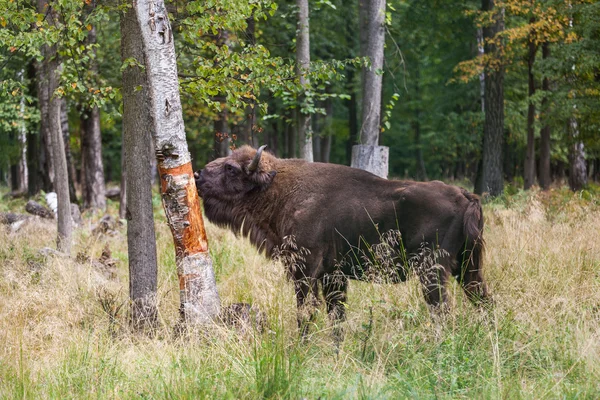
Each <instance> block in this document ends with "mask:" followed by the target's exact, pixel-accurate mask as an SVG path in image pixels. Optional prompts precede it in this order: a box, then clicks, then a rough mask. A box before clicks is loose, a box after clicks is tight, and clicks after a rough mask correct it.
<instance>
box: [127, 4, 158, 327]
mask: <svg viewBox="0 0 600 400" xmlns="http://www.w3.org/2000/svg"><path fill="white" fill-rule="evenodd" d="M140 35H141V32H140V28H139V25H138V22H137V19H136V15H135V12H134V10H127V12H126V13H125V14H122V15H121V59H122V60H126V59H128V58H134V59H135V60H137V61H138V62H139V63H143V60H144V52H143V49H142V42H141V40H140ZM122 79H123V89H122V90H123V138H122V141H123V148H122V150H121V157H122V162H121V165H123V170H122V171H121V174H122V177H121V209H120V210H119V214H120V215H121V217H122V218H123V217H125V218H127V251H128V254H129V298H130V299H131V324H132V326H133V327H134V329H140V330H144V329H146V328H150V329H152V328H153V327H155V326H156V324H157V322H158V308H157V302H156V300H157V299H156V289H157V271H158V269H157V258H156V234H155V232H154V214H153V210H152V183H151V174H152V170H151V163H150V160H151V159H152V158H154V157H153V154H152V153H153V151H152V150H153V149H152V133H151V131H152V129H153V126H152V124H151V122H150V118H151V117H150V113H149V110H150V106H149V104H148V100H147V99H148V83H147V80H146V75H145V74H144V73H143V71H142V70H140V68H139V67H137V66H128V67H127V68H125V69H124V70H123V73H122ZM136 88H141V90H137V89H136Z"/></svg>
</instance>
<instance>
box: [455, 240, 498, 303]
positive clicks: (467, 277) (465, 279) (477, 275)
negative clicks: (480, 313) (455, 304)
mask: <svg viewBox="0 0 600 400" xmlns="http://www.w3.org/2000/svg"><path fill="white" fill-rule="evenodd" d="M480 252H481V250H480V249H479V248H478V247H475V248H474V249H473V250H469V249H465V250H464V251H463V252H462V254H460V255H459V256H458V257H457V261H458V265H457V268H456V269H455V271H454V277H455V278H456V280H457V281H458V282H459V283H460V285H461V287H462V288H463V291H464V293H465V295H466V296H467V298H468V299H469V301H470V302H471V303H473V304H474V305H476V306H489V305H492V303H493V302H492V299H491V297H490V295H489V291H488V288H487V285H486V283H485V281H484V279H483V274H482V272H481V258H482V257H481V254H480Z"/></svg>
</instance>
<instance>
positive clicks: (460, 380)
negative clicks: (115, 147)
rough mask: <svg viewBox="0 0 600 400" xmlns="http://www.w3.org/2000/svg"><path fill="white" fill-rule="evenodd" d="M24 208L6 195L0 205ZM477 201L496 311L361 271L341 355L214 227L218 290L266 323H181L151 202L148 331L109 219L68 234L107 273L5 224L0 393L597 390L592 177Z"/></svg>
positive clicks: (257, 259)
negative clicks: (135, 328)
mask: <svg viewBox="0 0 600 400" xmlns="http://www.w3.org/2000/svg"><path fill="white" fill-rule="evenodd" d="M23 204H24V202H23V201H22V200H11V201H6V200H1V201H0V211H19V210H21V209H22V207H23ZM109 212H110V213H111V214H113V215H116V204H115V203H112V202H111V204H110V207H109ZM484 213H485V216H486V230H485V237H486V241H487V252H486V256H485V276H486V278H487V281H488V283H489V286H490V289H491V291H492V293H493V295H494V298H495V301H496V307H495V308H494V309H493V310H492V311H489V312H481V311H478V310H475V309H474V308H473V307H472V306H471V305H470V304H469V303H468V302H467V301H466V299H465V298H464V297H463V295H462V293H461V291H460V288H459V287H458V286H457V285H456V284H454V283H453V284H452V285H451V286H450V298H451V300H452V308H451V312H450V314H449V315H448V316H447V318H446V320H445V322H444V323H443V325H440V324H435V323H433V321H432V320H431V318H430V315H429V313H428V310H427V307H426V306H425V304H424V301H423V299H422V295H421V292H420V288H419V286H418V284H417V282H416V281H415V280H414V279H411V280H409V281H408V282H407V283H405V284H399V285H375V284H369V283H364V282H352V283H351V285H350V293H349V301H348V310H347V312H348V321H347V323H345V325H344V328H345V332H346V335H345V340H344V342H343V343H342V346H341V348H340V349H339V352H337V351H336V348H335V346H334V344H333V340H332V338H331V332H330V328H329V326H328V324H327V318H326V316H325V315H324V309H321V310H320V313H319V315H318V317H317V319H316V322H315V325H314V326H313V327H312V330H311V332H312V334H311V337H310V338H309V340H308V341H307V342H306V343H302V342H301V341H300V340H299V338H298V332H297V328H296V317H295V299H294V296H293V289H292V285H291V283H290V282H289V281H288V280H287V279H286V277H285V273H284V270H283V267H282V266H281V265H280V264H277V263H274V262H270V261H268V260H266V259H265V258H264V257H262V256H261V255H260V254H257V253H256V251H255V250H254V249H253V248H252V246H251V245H250V244H249V243H248V242H247V241H246V240H244V239H238V238H236V237H235V236H234V235H233V234H232V233H230V232H228V231H225V230H221V229H218V228H216V227H214V226H212V225H210V224H209V225H208V226H207V230H208V235H209V240H210V246H211V255H212V256H213V259H214V260H213V261H214V265H215V270H216V274H217V281H218V287H219V293H220V295H221V300H222V302H223V303H224V304H229V303H233V302H240V301H243V302H249V303H252V304H254V305H256V306H258V307H259V308H260V309H261V310H263V311H264V312H265V313H266V315H267V319H268V321H269V329H268V330H267V331H266V332H263V333H258V332H250V333H246V334H241V333H239V332H236V331H234V330H232V329H227V328H224V327H221V326H214V327H211V328H210V329H207V331H206V332H203V333H201V334H200V333H189V334H187V335H184V336H178V335H176V334H175V333H174V326H175V324H176V323H177V319H178V305H179V298H178V296H179V293H178V290H177V275H176V271H175V261H174V250H173V245H172V239H171V235H170V232H169V229H168V227H167V226H166V223H165V220H164V215H163V214H162V211H161V210H160V204H159V203H158V202H156V215H157V218H156V227H157V237H158V255H159V293H158V295H159V312H160V316H159V319H160V323H161V326H160V328H159V330H158V332H157V334H156V336H154V337H151V338H149V337H144V336H140V335H136V334H134V333H132V332H130V331H129V329H128V326H127V295H128V293H127V291H128V281H127V279H128V278H127V263H126V256H127V249H126V240H125V237H124V233H125V228H124V227H123V228H121V230H120V232H119V233H118V234H116V235H114V236H93V235H92V234H91V233H90V226H92V225H93V223H94V222H95V221H97V220H98V219H99V217H100V216H86V218H87V220H86V223H85V224H84V226H83V227H81V228H79V229H78V230H77V231H76V233H75V235H76V240H75V242H76V243H75V246H74V251H73V253H74V254H76V253H77V252H85V253H86V254H88V255H89V256H91V257H93V258H97V257H99V256H100V253H101V251H102V249H103V247H104V246H105V245H106V244H108V245H109V247H110V248H111V250H112V252H113V257H114V258H116V259H118V263H117V264H118V273H117V279H116V280H107V279H106V278H104V277H103V276H102V275H101V274H100V273H99V272H98V271H96V270H95V269H94V267H93V266H92V264H91V263H83V264H80V263H77V262H76V261H74V259H64V258H57V257H44V256H42V255H40V253H39V249H40V248H42V247H45V246H48V247H53V246H54V240H55V233H56V228H55V227H54V226H53V224H52V222H50V221H34V222H31V223H28V224H26V225H25V226H23V227H22V228H21V229H20V230H19V231H17V232H11V231H10V229H9V228H8V227H6V226H0V343H2V346H1V347H0V398H2V399H4V398H6V399H20V398H26V399H38V398H52V399H54V398H56V399H64V398H77V399H79V398H84V399H87V398H98V399H106V398H115V399H140V398H141V399H199V398H224V399H240V398H248V399H257V398H274V399H279V398H286V399H287V398H289V399H301V398H307V399H317V398H327V399H348V398H356V399H398V398H419V399H428V398H432V399H433V398H436V399H437V398H443V399H456V398H469V399H471V398H484V399H487V398H510V399H513V398H515V399H519V398H524V399H537V398H569V399H570V398H590V399H595V398H599V397H600V383H599V382H600V337H599V335H600V229H599V227H600V201H599V200H598V190H597V188H594V187H592V188H590V189H589V190H587V191H586V192H579V193H576V194H572V193H571V192H569V191H568V190H563V189H556V190H554V191H552V192H550V193H540V192H535V191H534V192H529V193H525V192H522V191H515V192H514V193H506V194H505V195H504V196H503V197H502V198H500V199H498V200H494V201H492V202H489V203H488V204H486V205H485V207H484ZM101 301H104V303H105V305H106V304H109V305H110V306H109V307H104V308H103V307H102V305H101ZM119 306H122V308H120V309H119V308H118V307H119ZM111 307H112V308H111ZM111 310H112V311H111ZM116 310H119V311H116Z"/></svg>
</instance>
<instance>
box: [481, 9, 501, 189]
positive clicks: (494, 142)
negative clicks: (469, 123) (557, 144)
mask: <svg viewBox="0 0 600 400" xmlns="http://www.w3.org/2000/svg"><path fill="white" fill-rule="evenodd" d="M494 3H495V0H483V1H482V9H483V11H492V10H494ZM503 29H504V22H503V16H502V12H501V11H500V10H495V14H494V20H493V22H492V24H491V25H489V26H486V27H484V28H483V37H484V39H486V43H485V53H486V54H489V55H492V56H494V57H496V58H499V54H498V52H499V49H498V48H497V47H496V45H495V44H494V43H493V42H491V41H488V39H492V38H494V37H495V36H496V34H497V33H499V32H501V31H502V30H503ZM484 107H485V122H484V127H483V162H482V179H481V184H480V185H479V187H476V188H475V190H476V192H477V193H479V194H482V193H484V192H488V193H489V194H490V196H492V197H495V196H498V195H500V194H502V192H503V190H504V172H503V166H502V160H503V154H502V142H503V137H504V67H503V66H501V65H500V66H498V67H496V68H490V67H486V69H485V105H484Z"/></svg>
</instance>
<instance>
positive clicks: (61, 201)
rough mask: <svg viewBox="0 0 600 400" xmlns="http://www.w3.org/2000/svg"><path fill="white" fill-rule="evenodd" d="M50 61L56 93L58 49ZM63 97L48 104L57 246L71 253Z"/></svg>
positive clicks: (50, 77)
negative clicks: (62, 108) (56, 209)
mask: <svg viewBox="0 0 600 400" xmlns="http://www.w3.org/2000/svg"><path fill="white" fill-rule="evenodd" d="M48 57H49V62H48V70H47V72H48V92H49V93H54V91H55V90H56V89H57V88H58V86H59V85H58V83H59V74H60V64H59V60H58V54H57V52H56V49H55V48H53V49H52V50H51V51H50V52H49V53H48ZM60 109H61V99H60V98H58V97H56V96H51V97H50V102H49V104H48V118H49V129H50V132H51V134H52V150H53V152H52V158H53V164H54V186H55V189H56V196H57V201H58V213H57V214H58V215H57V217H58V237H57V247H58V250H59V251H62V252H63V253H66V254H70V253H71V236H72V229H73V228H72V218H71V199H70V195H69V171H68V169H67V157H66V154H65V146H64V140H63V135H62V127H61V117H60V114H61V113H60Z"/></svg>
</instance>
